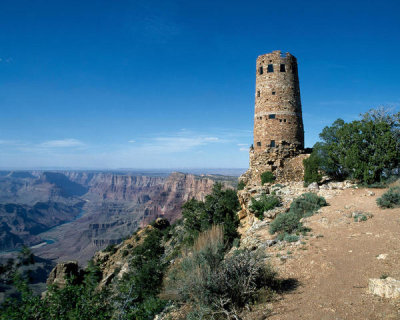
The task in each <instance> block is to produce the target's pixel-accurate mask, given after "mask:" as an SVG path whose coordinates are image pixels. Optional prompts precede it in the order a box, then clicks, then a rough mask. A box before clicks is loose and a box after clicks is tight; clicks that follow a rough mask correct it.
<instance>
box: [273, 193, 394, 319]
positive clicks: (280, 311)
mask: <svg viewBox="0 0 400 320" xmlns="http://www.w3.org/2000/svg"><path fill="white" fill-rule="evenodd" d="M384 191H385V190H380V189H346V190H343V191H340V192H338V193H339V194H338V195H336V196H334V197H332V198H331V199H327V200H328V203H329V206H328V207H324V208H322V209H321V210H320V213H319V214H316V215H314V216H313V217H310V218H308V219H307V223H306V224H307V225H308V226H309V227H310V228H311V229H312V231H311V233H310V236H309V237H307V238H308V239H305V241H304V242H303V243H302V244H297V245H296V244H288V245H286V246H284V247H280V248H279V247H277V248H274V249H271V250H269V252H270V253H271V254H272V255H273V256H274V258H273V260H274V264H277V266H278V268H279V273H280V275H281V276H282V277H286V278H295V279H297V280H298V281H299V287H298V288H297V289H296V290H294V291H292V292H291V293H287V294H284V295H282V296H281V297H280V299H279V300H278V301H276V302H274V303H273V306H272V310H273V314H272V315H271V316H270V317H269V318H268V319H271V320H277V319H282V320H283V319H290V320H292V319H307V320H311V319H318V320H331V319H335V320H344V319H346V320H347V319H349V320H350V319H351V320H353V319H354V320H355V319H400V301H399V300H397V301H394V300H388V299H384V298H380V297H377V296H373V295H371V294H369V293H367V287H368V279H369V278H379V277H381V276H382V275H389V276H391V277H393V278H396V279H400V209H385V210H382V209H379V208H378V207H377V205H376V202H375V201H376V198H377V197H378V196H380V195H381V194H382V193H383V192H384ZM372 192H373V193H374V195H371V193H372ZM355 211H362V212H366V213H371V214H372V215H373V217H372V218H370V219H368V220H367V221H364V222H355V221H354V219H353V218H351V217H349V215H351V213H352V212H355ZM380 254H387V257H386V258H385V259H377V257H378V255H380ZM282 256H283V258H282ZM285 256H286V257H287V258H286V257H285Z"/></svg>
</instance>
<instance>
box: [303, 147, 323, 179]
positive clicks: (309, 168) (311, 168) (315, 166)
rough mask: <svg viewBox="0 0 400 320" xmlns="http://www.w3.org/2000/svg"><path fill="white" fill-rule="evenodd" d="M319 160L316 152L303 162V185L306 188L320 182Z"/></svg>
mask: <svg viewBox="0 0 400 320" xmlns="http://www.w3.org/2000/svg"><path fill="white" fill-rule="evenodd" d="M319 163H320V160H319V158H318V155H317V153H316V152H313V153H311V155H310V157H308V158H307V159H304V160H303V164H304V185H305V186H308V185H309V184H310V183H313V182H320V181H321V179H322V175H321V174H320V173H319V166H320V165H319Z"/></svg>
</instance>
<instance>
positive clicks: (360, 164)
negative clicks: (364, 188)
mask: <svg viewBox="0 0 400 320" xmlns="http://www.w3.org/2000/svg"><path fill="white" fill-rule="evenodd" d="M399 118H400V116H399V114H395V115H391V114H389V113H387V112H386V113H385V112H384V111H382V112H381V113H379V112H376V111H374V110H371V111H369V113H366V114H364V115H363V118H362V120H357V121H352V122H350V123H345V122H344V121H343V120H341V119H338V120H336V121H335V122H334V123H333V124H332V126H330V127H325V128H324V129H323V131H322V133H321V134H320V138H321V139H322V142H318V143H316V144H315V145H314V148H313V153H312V155H311V156H312V157H313V158H312V161H311V162H312V163H308V164H307V165H308V166H309V168H308V170H309V172H308V173H307V174H308V175H307V179H311V178H310V176H311V177H312V176H315V174H316V172H318V170H316V168H315V166H316V165H318V169H319V170H322V171H323V172H325V173H326V174H327V175H329V176H331V177H333V178H335V179H345V178H350V179H355V180H358V181H359V182H361V183H366V184H372V183H374V182H380V181H381V180H382V179H384V178H385V177H387V176H389V175H390V174H391V172H392V171H393V170H394V169H396V168H398V167H399V164H400V131H399V128H400V123H399Z"/></svg>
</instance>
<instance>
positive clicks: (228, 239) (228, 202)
mask: <svg viewBox="0 0 400 320" xmlns="http://www.w3.org/2000/svg"><path fill="white" fill-rule="evenodd" d="M239 209H240V204H239V200H238V197H237V194H236V191H235V190H232V189H228V190H223V189H222V185H221V184H220V183H216V184H215V185H214V187H213V190H212V193H211V194H210V195H208V196H206V199H205V201H204V202H203V201H198V200H196V199H192V200H189V201H187V202H186V203H185V204H184V205H183V206H182V216H183V218H184V228H185V234H186V235H185V242H186V243H187V244H189V245H192V244H193V243H194V240H195V239H196V237H197V236H198V234H199V233H200V232H202V231H205V230H207V229H209V228H210V227H211V226H212V225H213V224H215V225H219V224H223V225H224V240H225V243H226V244H227V245H228V246H230V245H231V244H232V241H233V239H235V238H239V234H238V232H237V227H238V226H239V219H238V217H237V212H238V210H239Z"/></svg>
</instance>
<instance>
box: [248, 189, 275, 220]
mask: <svg viewBox="0 0 400 320" xmlns="http://www.w3.org/2000/svg"><path fill="white" fill-rule="evenodd" d="M281 204H282V203H281V200H280V199H279V198H278V197H277V196H275V195H272V194H271V195H270V194H269V195H267V194H263V195H261V197H260V199H258V200H256V199H254V198H252V199H251V204H250V207H249V208H250V210H251V211H253V212H254V214H255V216H256V217H257V218H258V219H260V220H262V219H263V218H264V212H266V211H269V210H272V209H274V208H276V207H279V206H280V205H281Z"/></svg>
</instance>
